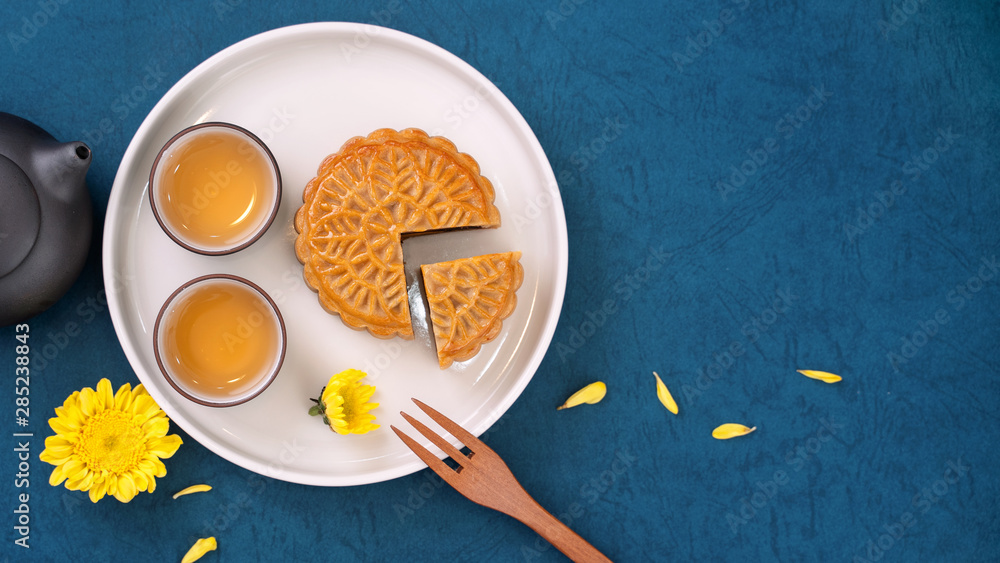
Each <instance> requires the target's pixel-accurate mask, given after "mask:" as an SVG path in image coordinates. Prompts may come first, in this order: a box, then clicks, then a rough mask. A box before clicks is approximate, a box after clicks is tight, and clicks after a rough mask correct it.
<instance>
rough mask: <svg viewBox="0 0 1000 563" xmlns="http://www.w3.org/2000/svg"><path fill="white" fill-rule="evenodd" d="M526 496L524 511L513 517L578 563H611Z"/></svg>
mask: <svg viewBox="0 0 1000 563" xmlns="http://www.w3.org/2000/svg"><path fill="white" fill-rule="evenodd" d="M525 496H526V497H527V501H526V502H523V503H522V504H521V507H522V510H518V511H516V512H515V513H513V514H511V516H513V517H514V518H516V519H518V520H520V521H521V522H522V523H524V524H525V525H526V526H528V527H529V528H531V529H532V530H534V531H536V532H538V535H540V536H542V537H543V538H545V539H546V540H548V542H549V543H551V544H552V545H553V546H555V548H556V549H558V550H559V551H561V552H563V555H565V556H566V557H569V558H570V559H572V560H573V561H575V562H576V563H591V562H602V563H603V562H607V563H611V560H610V559H608V558H607V557H606V556H605V555H604V554H603V553H601V552H600V551H598V550H597V548H595V547H594V546H592V545H590V543H588V542H587V540H585V539H583V538H581V537H580V535H579V534H577V533H576V532H574V531H573V530H571V529H570V528H569V526H567V525H566V524H563V523H562V521H561V520H559V519H558V518H556V517H555V516H553V515H552V514H551V513H550V512H549V511H548V510H545V509H544V508H542V505H540V504H538V502H537V501H536V500H535V499H534V498H532V497H531V495H529V494H528V493H527V492H525Z"/></svg>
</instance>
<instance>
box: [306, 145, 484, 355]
mask: <svg viewBox="0 0 1000 563" xmlns="http://www.w3.org/2000/svg"><path fill="white" fill-rule="evenodd" d="M493 198H494V191H493V185H492V184H491V183H490V181H489V180H487V179H486V178H485V177H483V176H482V175H481V174H480V173H479V165H478V164H477V163H476V161H475V160H474V159H473V158H472V157H471V156H469V155H467V154H464V153H460V152H458V150H457V149H456V148H455V145H454V144H452V142H451V141H449V140H448V139H445V138H443V137H430V136H428V135H427V134H426V133H424V132H423V131H421V130H419V129H405V130H403V131H395V130H392V129H379V130H377V131H375V132H373V133H372V134H370V135H368V136H367V137H355V138H353V139H351V140H349V141H347V143H345V144H344V146H343V147H341V149H340V151H339V152H337V153H336V154H333V155H331V156H329V157H327V158H326V160H324V161H323V163H322V164H321V165H320V167H319V171H318V172H317V175H316V177H315V178H313V179H312V180H311V181H310V182H309V184H308V185H306V188H305V191H304V192H303V194H302V201H303V205H302V207H300V208H299V210H298V212H297V213H296V214H295V229H296V231H298V233H299V234H298V237H297V238H296V240H295V254H296V256H298V259H299V261H300V262H302V264H303V274H304V277H305V280H306V283H308V284H309V287H311V288H312V289H313V290H314V291H316V292H317V294H318V296H319V302H320V303H321V304H322V305H323V308H324V309H326V310H327V311H328V312H330V313H333V314H337V315H340V318H341V319H342V320H343V321H344V323H345V324H347V326H349V327H351V328H355V329H358V330H367V331H368V332H370V333H371V334H373V335H375V336H377V337H379V338H392V337H393V336H400V337H402V338H404V339H412V338H413V327H412V325H411V324H410V308H409V303H408V302H407V294H406V279H405V277H404V275H403V250H402V246H401V243H400V237H401V235H403V234H405V233H422V232H428V231H443V230H451V229H462V228H470V227H499V226H500V212H499V211H498V210H497V208H496V206H495V205H493Z"/></svg>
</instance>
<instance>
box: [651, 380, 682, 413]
mask: <svg viewBox="0 0 1000 563" xmlns="http://www.w3.org/2000/svg"><path fill="white" fill-rule="evenodd" d="M653 376H655V377H656V396H657V397H658V398H659V399H660V402H661V403H663V406H665V407H667V410H668V411H670V412H672V413H674V414H677V411H678V409H677V401H675V400H674V397H673V395H671V394H670V390H669V389H667V386H666V385H664V384H663V380H662V379H660V374H658V373H656V372H655V371H654V372H653Z"/></svg>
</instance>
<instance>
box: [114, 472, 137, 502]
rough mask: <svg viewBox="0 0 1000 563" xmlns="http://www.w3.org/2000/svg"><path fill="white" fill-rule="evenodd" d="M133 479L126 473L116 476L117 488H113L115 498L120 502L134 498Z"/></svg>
mask: <svg viewBox="0 0 1000 563" xmlns="http://www.w3.org/2000/svg"><path fill="white" fill-rule="evenodd" d="M136 492H137V491H136V488H135V481H133V480H132V476H131V475H129V474H128V473H126V474H124V475H121V476H119V477H118V488H117V489H116V490H115V498H116V499H118V500H119V501H121V502H129V501H130V500H132V499H133V498H135V493H136Z"/></svg>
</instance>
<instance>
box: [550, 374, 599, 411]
mask: <svg viewBox="0 0 1000 563" xmlns="http://www.w3.org/2000/svg"><path fill="white" fill-rule="evenodd" d="M607 392H608V387H607V386H606V385H604V382H603V381H595V382H594V383H591V384H590V385H588V386H586V387H584V388H583V389H580V390H579V391H577V392H576V393H573V394H572V395H570V397H569V399H566V402H565V403H563V404H562V406H561V407H558V408H556V410H557V411H561V410H563V409H568V408H570V407H575V406H577V405H582V404H584V403H587V404H588V405H593V404H594V403H599V402H601V399H603V398H604V395H606V394H607Z"/></svg>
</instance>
